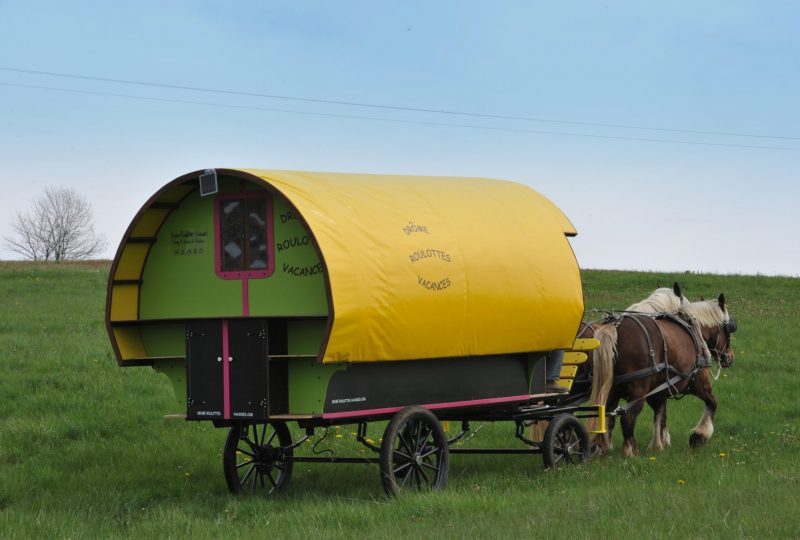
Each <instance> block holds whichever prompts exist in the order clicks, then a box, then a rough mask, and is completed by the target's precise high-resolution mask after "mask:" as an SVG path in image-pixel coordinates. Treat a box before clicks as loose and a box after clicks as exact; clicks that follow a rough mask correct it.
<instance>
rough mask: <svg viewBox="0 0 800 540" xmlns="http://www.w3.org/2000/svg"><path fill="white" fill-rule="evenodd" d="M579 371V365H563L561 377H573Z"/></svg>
mask: <svg viewBox="0 0 800 540" xmlns="http://www.w3.org/2000/svg"><path fill="white" fill-rule="evenodd" d="M577 372H578V366H567V365H563V366H561V377H560V378H561V379H572V378H574V377H575V374H576V373H577Z"/></svg>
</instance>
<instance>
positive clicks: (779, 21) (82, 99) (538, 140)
mask: <svg viewBox="0 0 800 540" xmlns="http://www.w3.org/2000/svg"><path fill="white" fill-rule="evenodd" d="M798 27H800V4H797V3H795V2H736V1H726V2H721V1H720V2H702V3H700V2H670V3H668V4H657V3H652V2H610V3H599V2H588V1H587V2H469V1H462V2H416V1H406V2H321V1H320V2H267V1H264V2H208V1H206V2H198V1H195V2H188V1H172V2H150V1H139V2H82V1H74V2H37V1H17V0H13V1H7V0H0V67H2V68H14V69H23V70H33V71H47V72H57V73H64V74H74V75H84V76H92V77H101V78H111V79H126V80H132V81H150V82H156V83H163V84H171V85H181V86H192V87H202V88H211V89H225V90H236V91H244V92H252V93H260V94H270V95H281V96H288V97H300V98H312V99H322V100H331V101H346V102H357V103H368V104H379V105H390V106H400V107H409V108H420V109H435V110H447V111H465V112H472V113H480V114H488V115H502V116H514V117H528V118H538V119H540V120H555V121H557V122H543V121H532V120H514V119H505V120H503V119H497V118H487V117H474V116H458V115H441V114H433V113H422V112H412V111H398V110H391V109H381V108H369V107H353V106H343V105H333V104H323V103H311V102H302V101H292V100H279V99H267V98H261V97H245V96H237V95H230V94H219V93H203V92H197V91H187V90H177V89H169V88H158V87H151V86H141V85H139V86H137V85H124V84H115V83H110V82H100V81H93V80H84V79H75V78H65V77H55V76H43V75H35V74H32V73H21V72H15V71H8V70H2V69H0V160H1V162H2V163H3V168H4V174H3V175H2V179H0V182H1V183H2V187H3V192H4V194H3V196H2V197H0V237H2V236H7V235H9V234H11V231H10V223H11V219H12V218H13V215H14V213H15V212H16V211H17V210H19V209H25V208H26V207H27V206H28V205H29V204H30V201H31V200H32V199H33V198H35V197H36V196H38V195H39V194H40V193H41V191H42V190H43V188H44V187H45V186H48V185H52V186H70V187H74V188H75V189H77V190H78V191H80V192H82V193H84V194H85V195H86V196H87V198H88V199H89V200H90V201H91V203H92V205H93V208H94V212H95V217H96V225H97V228H98V229H99V230H100V231H102V232H103V233H104V234H105V235H106V236H107V237H108V239H109V249H108V252H107V254H106V255H107V256H109V257H110V256H112V255H113V252H114V250H115V249H116V245H117V243H118V242H119V239H120V237H121V235H122V233H123V232H124V229H125V227H126V226H127V224H128V222H129V220H130V219H131V218H132V216H133V215H134V214H135V212H136V210H137V209H138V208H139V206H141V204H142V203H143V202H144V201H145V200H146V199H147V198H148V197H149V196H150V195H151V194H152V193H153V192H154V191H155V190H156V189H158V187H160V186H161V185H162V184H163V183H165V182H167V181H169V180H171V179H173V178H175V177H177V176H179V175H181V174H183V173H186V172H189V171H192V170H196V169H201V168H207V167H263V168H285V169H304V170H329V171H354V172H383V173H409V174H427V175H465V176H484V177H496V178H505V179H509V180H515V181H518V182H522V183H525V184H528V185H530V186H532V187H533V188H535V189H537V190H538V191H540V192H541V193H543V194H545V195H547V196H548V197H550V198H551V199H552V200H553V201H554V202H555V203H556V204H558V205H559V206H560V207H561V208H562V209H563V210H564V211H565V212H566V214H567V215H568V217H570V219H571V220H572V221H573V223H574V224H575V225H576V227H577V228H578V231H579V236H578V237H577V238H575V239H574V240H573V242H572V243H573V246H574V248H575V252H576V255H577V257H578V260H579V263H580V264H581V266H582V267H586V268H624V269H642V270H659V271H664V272H677V271H684V270H690V271H699V272H715V273H744V274H754V273H763V274H783V275H791V276H797V275H800V270H799V268H800V243H799V242H797V241H795V240H792V237H793V235H794V232H795V230H796V229H797V226H798V224H800V218H798V217H797V215H796V206H797V203H798V200H799V199H800V197H798V194H800V188H798V182H797V180H798V170H799V169H798V165H800V106H798V97H797V96H798V95H800V92H799V91H798V90H800V63H798V58H800V32H797V28H798ZM12 85H17V86H12ZM20 85H24V86H20ZM30 86H44V87H49V88H58V89H61V90H77V91H79V93H70V92H64V91H56V90H44V89H35V88H30ZM83 92H94V94H89V93H83ZM98 94H125V95H128V96H138V97H142V98H156V99H158V100H177V101H181V102H171V101H147V100H142V99H132V98H123V97H114V96H110V95H98ZM184 101H202V102H207V103H214V104H217V105H226V106H236V107H244V108H231V107H222V106H212V105H197V104H190V103H183V102H184ZM257 108H260V109H257ZM262 109H273V110H271V111H270V110H262ZM274 109H280V110H283V111H287V110H288V111H294V112H279V111H276V110H274ZM309 113H314V114H309ZM324 115H342V116H344V117H342V116H338V117H337V116H324ZM353 117H370V118H372V119H371V120H365V119H363V118H353ZM377 119H380V120H377ZM566 122H574V123H566ZM432 124H437V125H432ZM441 124H448V125H441ZM586 124H603V125H595V126H590V125H586ZM611 124H614V125H627V126H646V127H652V128H661V129H674V130H694V131H704V132H725V133H738V134H748V135H766V136H769V137H766V138H765V137H736V136H732V135H711V134H707V133H686V132H682V131H680V132H678V131H661V130H643V129H629V128H620V127H616V128H615V127H609V125H611ZM455 125H459V126H473V127H456V126H455ZM475 126H477V127H475ZM615 137H616V138H615ZM632 139H659V140H670V141H680V142H653V141H643V140H632ZM687 142H691V143H706V144H686V143H687ZM725 145H732V146H725ZM733 145H738V146H733ZM750 146H756V147H767V148H749V147H750ZM12 256H13V255H12V254H11V253H9V252H8V251H4V250H3V249H2V248H0V258H3V259H5V258H11V257H12Z"/></svg>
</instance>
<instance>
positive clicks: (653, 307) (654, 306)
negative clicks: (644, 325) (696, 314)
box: [625, 287, 689, 313]
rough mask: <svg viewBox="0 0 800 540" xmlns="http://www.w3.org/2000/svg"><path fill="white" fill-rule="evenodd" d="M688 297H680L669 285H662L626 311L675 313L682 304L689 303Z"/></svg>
mask: <svg viewBox="0 0 800 540" xmlns="http://www.w3.org/2000/svg"><path fill="white" fill-rule="evenodd" d="M688 302H689V301H688V300H686V297H684V296H682V297H680V298H678V296H677V295H676V294H675V291H673V290H672V289H670V288H669V287H661V288H660V289H656V290H655V291H653V293H652V294H651V295H650V296H648V297H647V298H645V299H644V300H642V301H641V302H636V303H635V304H631V305H630V306H628V307H627V308H626V309H625V311H635V312H639V313H664V312H666V313H674V312H676V311H678V310H679V309H680V308H681V307H682V306H684V305H686V304H688Z"/></svg>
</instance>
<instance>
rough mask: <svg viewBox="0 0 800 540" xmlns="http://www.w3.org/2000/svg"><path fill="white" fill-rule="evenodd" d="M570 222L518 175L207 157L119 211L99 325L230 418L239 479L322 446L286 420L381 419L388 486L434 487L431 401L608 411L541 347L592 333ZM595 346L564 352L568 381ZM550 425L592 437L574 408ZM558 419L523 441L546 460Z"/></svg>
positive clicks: (447, 413) (278, 470)
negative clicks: (300, 437)
mask: <svg viewBox="0 0 800 540" xmlns="http://www.w3.org/2000/svg"><path fill="white" fill-rule="evenodd" d="M575 234H576V231H575V229H574V228H573V226H572V225H571V223H570V222H569V221H568V220H567V218H566V217H565V216H564V215H563V213H562V212H561V211H560V210H559V209H558V208H557V207H556V206H555V205H554V204H552V203H551V202H550V201H549V200H547V199H546V198H545V197H543V196H542V195H540V194H538V193H537V192H535V191H534V190H532V189H530V188H528V187H526V186H523V185H520V184H516V183H512V182H507V181H500V180H488V179H480V178H441V177H414V176H383V175H365V174H338V173H318V172H300V171H277V170H253V169H216V170H204V171H197V172H193V173H190V174H187V175H184V176H182V177H180V178H178V179H176V180H174V181H172V182H169V183H168V184H166V185H165V186H164V187H163V188H161V189H160V190H159V191H158V192H157V193H156V194H155V195H153V196H152V197H151V198H150V200H149V201H147V202H146V203H145V204H144V206H143V207H142V209H141V210H140V211H139V212H138V214H137V215H136V216H135V217H134V219H133V221H132V222H131V224H130V226H129V227H128V229H127V231H126V233H125V235H124V237H123V239H122V241H121V243H120V246H119V248H118V250H117V253H116V256H115V258H114V262H113V265H112V268H111V273H110V276H109V284H108V297H107V306H106V323H107V327H108V333H109V337H110V339H111V343H112V345H113V348H114V352H115V355H116V358H117V362H118V363H119V365H120V366H122V367H132V366H150V367H152V368H153V369H155V370H156V371H158V372H161V373H164V374H166V375H167V376H168V377H169V379H170V380H171V381H172V383H173V386H174V389H175V396H176V407H179V413H180V414H185V417H186V419H188V420H211V421H213V422H214V424H215V425H216V426H218V427H228V428H230V431H229V435H228V442H227V444H226V448H225V452H224V462H225V476H226V479H227V481H228V485H229V487H230V489H231V490H232V491H234V492H239V491H241V490H243V489H251V488H252V489H260V487H261V486H266V490H267V491H272V490H274V489H278V488H280V487H282V486H283V485H284V484H285V483H286V481H288V476H289V474H288V473H287V471H289V472H290V471H291V466H292V464H293V463H294V462H296V461H301V460H302V461H312V460H313V459H314V458H313V457H310V456H309V457H302V456H294V453H293V450H294V449H295V448H296V447H297V446H298V444H299V442H298V441H297V440H294V438H293V437H292V435H291V432H290V430H289V429H288V427H287V423H290V422H292V423H293V422H297V424H298V425H299V426H300V427H302V428H304V429H305V430H306V432H307V435H305V436H306V437H307V436H309V435H308V434H310V433H311V432H312V431H313V429H314V428H316V427H325V426H330V425H335V424H342V423H355V424H358V425H359V433H362V430H361V426H365V425H366V423H367V422H370V421H373V420H387V419H389V420H391V421H390V423H389V425H388V426H387V431H386V435H385V436H384V439H383V445H382V446H381V448H377V447H373V449H374V450H375V451H376V452H378V453H379V454H380V458H374V461H375V462H380V464H381V469H382V480H383V483H384V486H385V487H386V489H387V491H389V492H392V493H394V492H397V491H399V490H400V489H405V488H407V487H409V486H412V485H416V486H420V485H430V486H432V487H441V486H443V485H444V483H445V482H446V477H447V462H448V456H449V453H450V451H451V450H450V449H449V443H450V442H452V440H448V439H447V438H446V437H445V435H444V432H443V430H442V428H441V425H440V420H462V421H463V422H464V424H465V425H468V421H469V420H470V419H476V418H483V419H506V420H509V419H513V420H515V421H517V422H518V425H519V426H521V425H522V421H523V420H525V419H530V418H532V417H535V418H544V419H559V418H557V417H556V415H557V414H561V413H565V412H566V413H574V412H576V411H581V412H583V413H586V414H599V412H598V410H597V408H596V407H595V408H592V407H588V408H587V407H584V408H581V407H576V406H573V407H572V408H565V407H564V406H563V405H562V406H559V405H558V402H559V399H560V398H558V396H553V395H549V394H545V393H544V375H543V373H544V363H545V361H544V359H545V357H546V355H547V354H548V353H549V352H551V351H553V350H558V349H566V350H573V351H575V350H579V349H590V348H591V347H592V346H593V345H594V343H593V342H592V341H593V340H578V341H577V342H576V340H575V335H576V333H577V331H578V327H579V325H580V322H581V317H582V315H583V298H582V289H581V281H580V274H579V269H578V265H577V262H576V260H575V256H574V254H573V252H572V249H571V247H570V245H569V242H568V240H567V237H569V236H573V235H575ZM570 354H571V356H570ZM585 357H586V356H585V354H583V353H580V352H573V353H568V355H567V358H566V362H565V367H564V371H563V372H562V381H561V382H562V384H564V385H566V386H569V384H570V380H569V378H570V377H571V376H573V375H574V373H575V369H576V368H575V364H577V363H579V362H580V361H581V360H583V359H585ZM558 425H563V426H565V427H563V426H562V428H563V429H567V428H568V429H569V430H571V431H570V433H572V434H574V435H575V437H576V438H577V439H579V442H581V443H583V442H584V440H588V435H587V434H586V433H585V429H584V428H583V426H582V424H581V423H580V422H579V421H577V420H575V418H574V416H573V415H572V414H567V415H563V414H561V418H560V421H559V422H555V421H554V422H551V426H550V427H551V428H553V429H554V430H555V431H558V430H559V429H562V428H558V429H556V428H557V427H558ZM417 428H419V429H417ZM467 429H468V428H467ZM415 430H416V431H415ZM551 431H553V430H551ZM268 432H271V433H273V435H272V436H269V437H268V436H267V433H268ZM556 435H558V433H555V434H553V435H552V436H551V438H552V437H555V436H556ZM561 435H563V433H561ZM518 436H521V429H518ZM414 437H416V438H417V439H419V440H418V441H416V443H414V444H417V443H418V444H417V446H415V448H414V449H413V451H412V450H410V449H405V450H404V449H403V446H404V445H406V444H409V441H408V440H407V439H409V438H414ZM454 439H455V438H454ZM454 439H453V440H454ZM522 439H523V440H526V439H525V438H524V437H522ZM547 439H548V437H547V436H545V440H544V441H543V442H542V443H541V444H539V443H535V442H533V441H527V443H529V444H528V448H526V449H525V451H526V452H543V453H544V454H545V462H546V463H547V461H548V452H550V453H551V454H552V453H553V452H556V453H557V452H558V451H559V450H558V449H557V448H555V449H554V448H552V446H553V444H552V441H551V442H550V446H551V447H550V448H548V447H547V446H548V443H547ZM415 440H416V439H415ZM401 441H402V442H401ZM398 445H399V446H398ZM578 447H580V449H579V452H578V453H579V456H578V457H579V458H580V459H585V451H586V450H587V449H588V445H587V444H582V445H578ZM452 451H453V452H455V449H452ZM557 457H558V456H552V455H551V456H549V459H550V460H551V461H552V460H554V459H556V458H557ZM561 457H563V456H561ZM325 460H326V461H335V460H336V459H334V458H326V459H325ZM340 460H342V461H347V459H346V458H340ZM360 461H363V459H360ZM426 473H427V474H426ZM415 475H416V476H415ZM423 478H424V480H423Z"/></svg>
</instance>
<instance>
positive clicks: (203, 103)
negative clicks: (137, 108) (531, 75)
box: [0, 82, 800, 151]
mask: <svg viewBox="0 0 800 540" xmlns="http://www.w3.org/2000/svg"><path fill="white" fill-rule="evenodd" d="M0 86H10V87H16V88H31V89H36V90H48V91H53V92H66V93H71V94H86V95H92V96H107V97H116V98H124V99H133V100H140V101H155V102H161V103H181V104H186V105H201V106H207V107H220V108H227V109H240V110H253V111H264V112H277V113H287V114H298V115H304V116H321V117H327V118H345V119H351V120H368V121H377V122H394V123H400V124H418V125H425V126H439V127H451V128H462V129H482V130H489V131H506V132H512V133H533V134H537V135H556V136H564V137H584V138H592V139H612V140H622V141H639V142H651V143H672V144H688V145H701V146H721V147H729V148H755V149H759V150H792V151H797V150H800V149H798V148H792V147H787V146H759V145H747V144H731V143H714V142H705V141H681V140H676V139H653V138H645V137H624V136H616V135H596V134H588V133H574V132H564V131H543V130H535V129H523V128H507V127H496V126H482V125H475V124H450V123H446V122H430V121H424V120H402V119H398V118H381V117H375V116H359V115H351V114H336V113H322V112H311V111H298V110H292V109H279V108H271V107H258V106H254V105H234V104H228V103H214V102H209V101H194V100H187V99H177V98H161V97H149V96H136V95H130V94H118V93H113V92H97V91H92V90H78V89H73V88H58V87H53V86H38V85H32V84H18V83H8V82H0Z"/></svg>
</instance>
